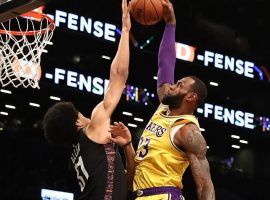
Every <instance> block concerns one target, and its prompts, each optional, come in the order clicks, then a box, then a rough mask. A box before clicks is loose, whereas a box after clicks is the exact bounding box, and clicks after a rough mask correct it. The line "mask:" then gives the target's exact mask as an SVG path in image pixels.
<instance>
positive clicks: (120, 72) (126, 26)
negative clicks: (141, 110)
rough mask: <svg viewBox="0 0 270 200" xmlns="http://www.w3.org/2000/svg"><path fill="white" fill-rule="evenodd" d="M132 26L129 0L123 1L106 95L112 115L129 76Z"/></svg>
mask: <svg viewBox="0 0 270 200" xmlns="http://www.w3.org/2000/svg"><path fill="white" fill-rule="evenodd" d="M130 28H131V23H130V14H129V7H128V5H127V0H123V1H122V34H121V38H120V42H119V46H118V50H117V53H116V55H115V58H114V60H113V62H112V64H111V70H110V82H109V85H108V89H107V91H106V93H105V96H104V103H103V104H104V108H105V111H106V113H107V114H108V115H111V114H112V112H113V111H114V109H115V107H116V105H117V104H118V102H119V100H120V98H121V95H122V92H123V89H124V87H125V84H126V80H127V78H128V67H129V31H130Z"/></svg>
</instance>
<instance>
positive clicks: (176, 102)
mask: <svg viewBox="0 0 270 200" xmlns="http://www.w3.org/2000/svg"><path fill="white" fill-rule="evenodd" d="M184 97H185V94H180V93H178V94H176V95H165V96H164V97H163V98H162V100H161V103H162V104H164V105H168V106H169V107H170V108H173V109H176V108H178V107H180V105H181V103H182V101H183V99H184Z"/></svg>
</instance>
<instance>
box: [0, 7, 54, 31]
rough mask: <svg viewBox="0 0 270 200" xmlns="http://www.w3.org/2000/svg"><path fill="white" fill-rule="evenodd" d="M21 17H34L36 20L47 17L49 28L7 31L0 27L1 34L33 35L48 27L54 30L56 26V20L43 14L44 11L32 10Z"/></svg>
mask: <svg viewBox="0 0 270 200" xmlns="http://www.w3.org/2000/svg"><path fill="white" fill-rule="evenodd" d="M20 16H21V17H32V18H33V20H36V21H40V20H42V19H44V18H46V19H47V20H48V21H49V26H48V27H47V28H44V29H41V30H34V31H7V30H4V29H0V34H12V35H18V36H19V35H27V36H31V35H36V34H37V33H42V34H43V33H45V32H46V31H47V30H48V29H50V31H52V30H53V29H54V28H55V25H54V21H53V19H52V18H50V17H49V16H47V15H45V14H42V13H38V12H35V11H30V12H27V13H24V14H22V15H20Z"/></svg>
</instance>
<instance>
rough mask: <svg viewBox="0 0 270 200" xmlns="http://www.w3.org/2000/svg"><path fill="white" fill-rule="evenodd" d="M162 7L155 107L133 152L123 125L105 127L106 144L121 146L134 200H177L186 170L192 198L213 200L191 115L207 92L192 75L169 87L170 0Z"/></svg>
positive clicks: (172, 50) (196, 125)
mask: <svg viewBox="0 0 270 200" xmlns="http://www.w3.org/2000/svg"><path fill="white" fill-rule="evenodd" d="M163 5H164V20H165V22H166V27H165V31H164V34H163V38H162V41H161V44H160V48H159V55H158V58H159V60H158V80H157V93H158V97H159V100H160V102H161V105H160V106H159V108H158V109H157V111H156V112H155V113H154V115H153V116H152V118H151V119H150V121H149V123H148V124H147V126H146V128H145V130H144V131H143V134H142V136H141V139H140V142H139V145H138V149H137V152H136V153H135V152H134V149H133V147H132V143H130V142H131V136H130V132H129V130H128V128H127V127H126V126H125V125H124V124H122V123H115V125H114V126H111V133H112V139H111V140H112V141H114V142H115V143H117V144H119V145H125V146H124V151H125V154H126V158H127V169H128V178H129V186H130V187H133V190H134V191H135V193H136V195H137V198H136V199H137V200H161V199H162V200H163V199H164V200H165V199H166V200H167V199H172V200H179V199H182V198H183V196H182V191H181V190H182V188H183V185H182V177H183V174H184V172H185V170H186V168H187V167H188V166H190V168H191V172H192V175H193V178H194V180H195V183H196V189H197V196H198V199H199V200H214V199H215V192H214V186H213V183H212V180H211V176H210V168H209V163H208V161H207V159H206V150H207V148H206V142H205V139H204V137H203V136H202V134H201V132H200V129H199V127H200V126H199V123H198V121H197V118H196V117H195V116H194V115H193V113H194V112H195V110H196V109H197V107H198V106H199V105H200V104H202V103H203V102H204V100H205V98H206V96H207V89H206V86H205V84H204V83H203V82H202V81H201V80H200V79H198V78H197V77H194V76H188V77H184V78H182V79H180V80H178V81H177V83H174V67H175V60H176V53H175V29H176V19H175V15H174V9H173V5H172V4H171V2H170V1H169V0H166V1H165V0H163ZM127 144H128V145H127Z"/></svg>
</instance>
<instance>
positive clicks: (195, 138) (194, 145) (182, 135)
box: [178, 123, 206, 155]
mask: <svg viewBox="0 0 270 200" xmlns="http://www.w3.org/2000/svg"><path fill="white" fill-rule="evenodd" d="M178 138H179V140H180V143H181V146H183V147H184V149H185V151H186V152H190V153H193V154H196V155H199V154H201V153H202V152H206V141H205V139H204V137H203V135H202V134H201V131H200V129H199V128H198V126H197V125H196V124H194V123H188V124H186V125H185V126H183V127H182V128H181V129H179V131H178Z"/></svg>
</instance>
